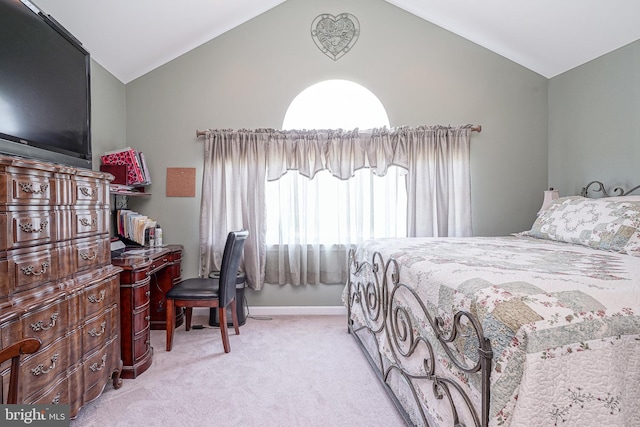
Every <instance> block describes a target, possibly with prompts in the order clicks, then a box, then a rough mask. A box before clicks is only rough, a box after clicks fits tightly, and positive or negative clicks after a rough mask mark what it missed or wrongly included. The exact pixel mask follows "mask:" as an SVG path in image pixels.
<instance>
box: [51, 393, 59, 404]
mask: <svg viewBox="0 0 640 427" xmlns="http://www.w3.org/2000/svg"><path fill="white" fill-rule="evenodd" d="M59 403H60V392H58V393H57V394H56V396H55V397H54V398H53V400H52V401H51V404H52V405H58V404H59Z"/></svg>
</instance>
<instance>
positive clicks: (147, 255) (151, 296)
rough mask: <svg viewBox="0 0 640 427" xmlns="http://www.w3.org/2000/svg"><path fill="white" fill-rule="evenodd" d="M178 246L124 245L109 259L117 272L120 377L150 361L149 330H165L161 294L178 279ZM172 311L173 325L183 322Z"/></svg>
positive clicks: (144, 367) (132, 375)
mask: <svg viewBox="0 0 640 427" xmlns="http://www.w3.org/2000/svg"><path fill="white" fill-rule="evenodd" d="M182 249H183V247H182V245H165V246H162V247H156V248H148V247H147V248H136V247H134V248H127V249H126V250H124V251H123V252H122V253H121V254H120V255H119V256H117V257H113V258H112V260H111V262H112V263H113V264H114V265H116V266H118V267H121V268H122V269H123V271H122V273H121V274H120V302H121V311H120V322H121V326H122V330H121V337H122V361H123V363H124V366H123V369H122V377H123V378H135V377H136V376H138V375H140V374H141V373H143V372H144V371H146V370H147V369H148V368H149V366H151V362H152V361H153V348H152V347H151V340H150V336H151V335H150V330H151V329H163V330H164V329H165V326H166V311H165V302H166V299H165V297H164V295H165V293H166V292H167V291H168V290H169V289H171V288H172V287H173V286H174V285H175V284H176V283H178V282H179V281H180V280H181V271H182V270H181V261H182ZM183 320H184V319H183V314H182V312H181V311H180V312H178V313H177V314H176V325H180V324H181V323H182V322H183Z"/></svg>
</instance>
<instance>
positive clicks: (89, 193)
mask: <svg viewBox="0 0 640 427" xmlns="http://www.w3.org/2000/svg"><path fill="white" fill-rule="evenodd" d="M80 192H81V193H82V195H83V196H85V197H93V196H95V195H96V193H97V192H98V189H97V188H91V187H80Z"/></svg>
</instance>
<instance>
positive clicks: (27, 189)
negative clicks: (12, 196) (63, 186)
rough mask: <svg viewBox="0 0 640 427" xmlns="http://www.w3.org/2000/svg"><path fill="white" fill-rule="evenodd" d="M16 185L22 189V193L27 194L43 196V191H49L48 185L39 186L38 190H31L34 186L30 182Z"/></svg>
mask: <svg viewBox="0 0 640 427" xmlns="http://www.w3.org/2000/svg"><path fill="white" fill-rule="evenodd" d="M18 185H20V188H21V189H22V191H24V192H25V193H28V194H43V193H44V192H45V191H47V190H48V189H49V184H40V189H39V190H34V188H33V186H34V184H33V183H32V182H30V183H28V184H25V183H22V182H20V183H18ZM36 185H37V184H36Z"/></svg>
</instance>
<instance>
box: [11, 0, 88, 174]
mask: <svg viewBox="0 0 640 427" xmlns="http://www.w3.org/2000/svg"><path fill="white" fill-rule="evenodd" d="M89 75H90V59H89V52H87V51H86V50H85V49H84V48H83V47H82V45H81V43H80V42H79V41H78V40H76V39H75V38H74V37H73V36H72V35H71V34H70V33H69V32H68V31H66V30H65V29H64V28H63V27H62V26H61V25H60V24H59V23H57V22H56V21H55V20H54V19H53V18H52V17H51V16H50V15H45V14H44V13H43V12H42V11H40V10H39V9H38V8H37V7H36V6H35V5H33V4H32V3H31V2H29V1H27V0H0V152H1V153H5V154H12V155H18V156H22V157H29V158H34V159H40V160H46V161H50V162H55V163H60V164H64V165H72V166H79V167H85V168H91V93H90V92H91V91H90V80H89Z"/></svg>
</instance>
